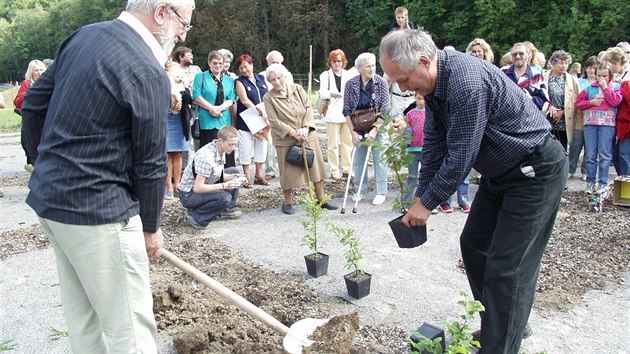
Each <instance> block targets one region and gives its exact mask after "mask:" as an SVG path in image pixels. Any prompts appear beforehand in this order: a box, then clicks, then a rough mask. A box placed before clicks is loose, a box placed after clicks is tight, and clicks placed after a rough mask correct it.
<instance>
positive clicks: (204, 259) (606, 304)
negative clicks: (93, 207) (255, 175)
mask: <svg viewBox="0 0 630 354" xmlns="http://www.w3.org/2000/svg"><path fill="white" fill-rule="evenodd" d="M18 139H19V137H18ZM0 144H2V145H3V148H2V150H1V151H2V153H1V155H0V186H1V187H0V189H1V190H3V191H4V192H5V197H4V198H1V199H0V206H1V208H0V209H1V210H2V211H3V212H2V213H0V232H1V234H0V262H2V267H0V289H1V290H0V302H2V304H3V305H2V308H1V311H2V313H0V318H2V321H0V340H8V339H13V340H14V341H15V343H16V345H17V346H16V348H15V350H14V352H16V353H35V352H47V353H66V352H69V347H68V342H67V338H62V339H60V340H56V341H53V340H51V339H50V338H49V334H50V332H51V328H56V329H63V328H65V324H64V321H63V317H62V314H61V307H60V303H61V301H60V296H59V291H58V280H57V278H56V270H55V266H54V257H53V254H52V251H51V249H50V248H49V245H48V242H47V240H46V238H45V236H43V235H42V232H41V229H40V228H39V226H37V225H36V218H35V216H34V215H33V213H32V211H30V209H28V207H26V206H25V204H24V203H23V200H24V197H25V195H26V193H27V189H26V188H25V184H26V181H27V178H28V176H27V174H26V172H23V171H20V169H21V166H22V165H21V164H20V162H21V163H22V164H23V162H22V161H21V155H20V149H19V143H18V142H16V137H15V136H7V135H4V136H2V135H0ZM343 188H344V183H343V182H332V181H328V182H327V183H326V190H327V192H329V193H331V194H333V196H336V197H337V198H338V199H336V200H334V202H335V203H337V204H341V199H339V197H340V196H342V195H343ZM581 188H582V182H581V181H579V180H570V181H569V191H568V192H567V193H565V196H564V201H563V203H562V207H561V212H560V214H559V216H558V220H557V222H556V227H555V228H554V233H553V236H552V239H551V240H550V244H549V247H548V248H547V252H546V254H545V256H544V258H543V264H542V266H541V276H540V279H539V284H538V289H537V298H536V303H535V308H534V311H533V313H532V316H531V318H530V323H531V325H532V327H533V329H534V335H533V336H532V337H531V338H530V339H528V340H525V341H523V346H522V348H521V350H522V352H525V353H537V352H548V353H594V352H605V353H627V352H629V351H628V348H627V338H628V335H630V313H629V311H630V310H629V308H628V306H627V304H628V303H629V302H630V288H629V286H628V281H630V279H629V272H628V267H629V263H630V262H629V261H630V240H629V237H630V235H629V234H630V233H629V232H628V230H630V225H629V222H630V217H629V216H630V211H629V209H628V208H621V207H614V206H612V205H610V204H609V203H608V204H606V205H605V206H604V212H603V213H600V214H595V213H593V212H592V211H590V210H589V205H588V202H589V201H588V199H587V197H586V196H585V195H584V194H582V193H580V192H578V190H580V189H581ZM475 190H476V186H471V192H472V193H474V191H475ZM394 196H395V192H394V191H392V192H390V193H389V195H388V202H387V203H386V205H385V206H378V207H376V206H372V205H371V204H369V202H362V203H360V204H359V213H357V214H351V213H349V214H345V215H341V214H339V213H337V212H330V213H327V215H329V217H330V218H331V219H332V220H333V221H335V222H336V223H338V224H340V225H342V226H346V227H353V228H355V229H356V230H357V232H359V234H360V235H361V242H362V247H363V248H364V255H365V259H364V267H365V268H366V270H368V271H369V272H370V273H372V274H373V275H374V279H373V285H372V292H371V294H370V295H369V296H367V297H366V298H363V299H361V300H354V299H352V298H349V297H348V296H347V294H346V293H345V288H344V286H343V281H340V279H341V276H342V275H343V274H345V273H347V271H346V270H344V269H343V267H342V265H341V264H340V261H339V257H341V254H342V253H343V249H340V248H339V247H338V246H337V245H336V241H335V240H332V239H329V240H328V246H326V247H325V251H326V253H328V254H330V255H331V259H332V261H331V266H330V268H329V274H328V275H327V276H324V277H320V278H311V277H309V276H307V275H306V274H305V269H304V268H305V267H304V262H303V260H302V256H303V255H305V254H306V253H307V250H306V249H305V248H304V247H300V246H299V240H298V239H299V237H300V235H301V234H302V231H301V229H300V227H299V224H298V222H297V219H298V218H299V217H300V216H301V215H300V214H299V213H298V214H297V215H295V216H293V217H288V216H285V215H283V214H281V213H280V212H279V210H278V208H279V206H280V203H281V197H280V192H279V190H278V185H277V181H276V180H274V181H273V182H272V186H271V187H262V186H256V187H255V188H254V189H252V190H247V191H245V193H244V194H243V196H242V197H241V198H240V200H239V207H240V208H241V209H242V210H243V211H244V212H245V215H244V216H243V218H241V219H240V220H234V221H217V222H216V225H214V226H213V228H212V229H211V230H207V231H203V232H198V231H194V230H192V229H190V228H188V227H186V226H185V222H184V219H183V217H182V215H183V214H182V211H183V209H182V208H181V206H180V205H179V203H178V202H176V201H175V202H171V203H168V204H166V206H165V209H164V220H163V230H164V232H165V234H166V235H167V240H168V241H167V245H166V246H167V247H168V248H169V249H170V250H171V251H172V252H173V253H174V254H177V255H178V256H179V257H181V258H182V259H185V260H186V261H188V262H189V263H191V264H193V265H194V266H196V267H197V268H199V269H200V270H202V271H203V272H204V273H207V274H209V275H211V276H212V277H214V278H215V279H217V280H219V281H220V282H222V283H223V284H224V285H226V286H228V287H229V288H231V289H232V290H234V291H236V292H237V293H239V294H241V295H242V296H244V297H245V298H247V299H248V300H249V301H251V302H252V303H254V304H256V305H257V306H259V307H261V308H262V309H264V310H265V311H267V312H268V313H270V314H272V315H273V316H274V317H276V318H278V319H279V320H281V321H283V322H285V323H287V324H290V323H292V322H294V321H296V320H298V319H301V318H304V317H316V318H324V317H331V316H335V315H344V314H352V313H357V314H358V317H359V321H360V327H359V330H358V332H357V335H356V338H355V341H354V343H353V345H352V348H351V352H356V353H402V352H405V351H406V345H405V336H407V335H408V334H410V332H411V331H412V330H413V329H414V328H416V327H417V326H419V325H420V324H421V323H422V322H423V321H426V322H430V323H434V324H438V325H439V324H440V323H441V321H442V320H453V319H455V317H456V316H457V314H458V313H459V308H458V307H457V305H456V302H457V301H458V300H459V296H458V293H459V291H460V290H466V291H468V286H467V282H466V278H465V275H464V274H463V270H462V269H461V268H458V267H457V260H458V258H459V250H458V241H457V235H458V233H459V231H460V230H461V227H462V225H463V223H464V222H465V220H466V215H465V214H463V213H460V212H457V211H456V212H455V213H453V214H451V215H446V214H439V215H436V216H434V217H432V218H431V220H430V225H429V241H428V242H427V243H426V244H424V245H423V246H421V247H419V248H417V249H413V250H401V249H399V248H397V247H396V246H395V242H394V241H393V240H392V238H391V235H390V234H389V230H388V228H387V226H386V223H385V222H384V221H386V220H389V219H392V218H393V217H394V216H395V215H396V214H395V213H394V212H392V211H390V210H388V208H389V207H390V206H391V199H392V198H393V197H394ZM380 220H383V222H381V221H380ZM270 226H271V227H270ZM268 251H270V252H268ZM393 260H395V261H393ZM151 277H152V284H153V285H152V286H153V294H154V300H155V312H156V318H157V320H158V326H159V333H160V337H159V342H160V345H159V347H160V352H163V353H171V352H175V351H176V350H177V351H179V352H180V353H184V352H196V351H203V352H208V353H224V352H234V353H246V352H281V351H282V348H281V336H279V335H277V334H276V333H274V332H272V331H271V330H270V329H268V328H267V327H265V326H264V325H262V324H260V323H259V322H257V321H255V320H253V319H252V318H251V317H249V316H247V315H245V314H244V313H243V312H242V311H240V310H238V309H236V308H235V307H234V306H232V305H230V304H229V303H228V302H226V301H224V300H222V299H219V298H218V297H217V296H216V295H214V294H212V293H211V292H210V291H209V290H208V289H205V288H204V287H203V286H202V285H199V284H198V283H196V282H194V281H192V280H191V279H190V278H188V277H187V276H185V275H183V274H181V272H179V271H177V270H175V268H174V267H172V266H170V265H168V264H167V263H166V262H164V261H162V260H156V261H153V262H152V264H151ZM610 314H615V315H616V316H614V317H613V316H611V315H610ZM474 325H478V323H476V324H474ZM602 348H605V349H602Z"/></svg>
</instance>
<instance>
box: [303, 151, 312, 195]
mask: <svg viewBox="0 0 630 354" xmlns="http://www.w3.org/2000/svg"><path fill="white" fill-rule="evenodd" d="M304 143H305V142H304V141H303V142H302V160H304V169H306V178H307V184H308V185H309V186H310V185H311V173H310V172H309V170H308V161H307V160H306V146H305V145H304Z"/></svg>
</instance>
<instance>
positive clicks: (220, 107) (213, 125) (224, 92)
mask: <svg viewBox="0 0 630 354" xmlns="http://www.w3.org/2000/svg"><path fill="white" fill-rule="evenodd" d="M223 61H224V56H223V54H221V53H220V52H219V51H217V50H214V51H212V52H210V53H209V54H208V67H209V68H210V70H208V71H204V72H200V73H198V74H197V75H195V82H194V83H193V95H192V96H193V100H194V101H195V103H197V105H199V109H198V117H199V118H198V119H199V131H200V136H199V146H200V147H203V146H204V145H206V144H208V143H211V142H212V141H213V140H215V139H217V134H218V133H219V129H221V128H222V127H224V126H226V125H231V123H232V122H231V115H230V114H231V109H232V105H233V104H234V101H235V100H236V92H235V90H234V79H232V78H231V77H230V76H229V75H225V74H224V73H223ZM235 165H236V162H235V160H234V153H233V152H232V153H231V154H227V155H225V167H234V166H235Z"/></svg>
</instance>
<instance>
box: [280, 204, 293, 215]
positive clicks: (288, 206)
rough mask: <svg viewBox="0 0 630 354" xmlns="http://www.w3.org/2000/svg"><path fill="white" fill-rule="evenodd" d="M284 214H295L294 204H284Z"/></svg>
mask: <svg viewBox="0 0 630 354" xmlns="http://www.w3.org/2000/svg"><path fill="white" fill-rule="evenodd" d="M282 212H283V213H285V214H287V215H293V214H294V213H295V211H294V210H293V205H292V204H282Z"/></svg>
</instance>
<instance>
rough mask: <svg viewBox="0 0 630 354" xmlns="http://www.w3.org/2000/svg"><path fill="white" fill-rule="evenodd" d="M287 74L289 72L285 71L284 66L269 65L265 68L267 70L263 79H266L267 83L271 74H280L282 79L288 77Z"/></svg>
mask: <svg viewBox="0 0 630 354" xmlns="http://www.w3.org/2000/svg"><path fill="white" fill-rule="evenodd" d="M288 73H289V71H288V70H287V68H285V67H284V65H282V64H271V65H269V66H268V67H267V70H265V79H267V81H271V80H269V77H270V76H271V74H280V75H282V77H284V78H286V77H287V76H288Z"/></svg>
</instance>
